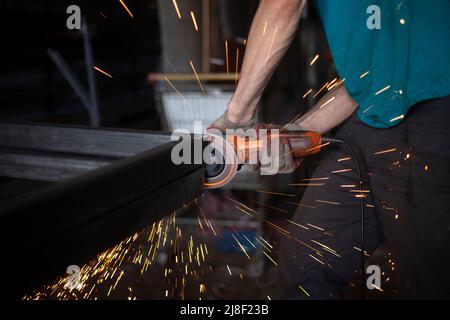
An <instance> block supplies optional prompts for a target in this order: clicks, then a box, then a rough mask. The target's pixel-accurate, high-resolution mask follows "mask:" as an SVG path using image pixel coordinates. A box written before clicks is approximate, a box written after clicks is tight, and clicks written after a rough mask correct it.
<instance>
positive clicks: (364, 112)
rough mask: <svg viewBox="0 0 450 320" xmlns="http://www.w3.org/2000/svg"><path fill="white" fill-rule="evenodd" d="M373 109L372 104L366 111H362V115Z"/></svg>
mask: <svg viewBox="0 0 450 320" xmlns="http://www.w3.org/2000/svg"><path fill="white" fill-rule="evenodd" d="M373 107H374V104H373V105H371V106H369V107H368V108H367V109H366V110H364V111H363V113H367V112H368V111H369V110H370V109H372V108H373Z"/></svg>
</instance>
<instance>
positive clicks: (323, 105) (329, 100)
mask: <svg viewBox="0 0 450 320" xmlns="http://www.w3.org/2000/svg"><path fill="white" fill-rule="evenodd" d="M334 99H336V97H331V98H330V99H328V100H327V101H326V102H325V103H324V104H322V105H321V106H320V107H319V109H322V108H323V107H325V106H326V105H327V104H329V103H330V102H332V101H333V100H334Z"/></svg>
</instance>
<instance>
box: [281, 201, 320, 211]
mask: <svg viewBox="0 0 450 320" xmlns="http://www.w3.org/2000/svg"><path fill="white" fill-rule="evenodd" d="M286 203H289V204H293V205H296V206H300V207H304V208H308V209H315V208H316V207H313V206H308V205H306V204H303V203H297V202H290V201H286Z"/></svg>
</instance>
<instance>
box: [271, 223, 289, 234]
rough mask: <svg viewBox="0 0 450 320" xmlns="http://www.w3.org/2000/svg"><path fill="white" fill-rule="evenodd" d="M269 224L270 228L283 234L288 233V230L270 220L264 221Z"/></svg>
mask: <svg viewBox="0 0 450 320" xmlns="http://www.w3.org/2000/svg"><path fill="white" fill-rule="evenodd" d="M265 222H266V223H267V224H268V225H269V226H271V227H272V228H274V229H276V230H277V231H280V232H282V233H283V234H287V235H288V234H290V233H289V231H287V230H285V229H283V228H281V227H279V226H277V225H276V224H274V223H272V222H270V221H265Z"/></svg>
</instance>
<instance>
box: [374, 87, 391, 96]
mask: <svg viewBox="0 0 450 320" xmlns="http://www.w3.org/2000/svg"><path fill="white" fill-rule="evenodd" d="M390 88H391V86H390V85H389V86H386V87H384V88H383V89H381V90H380V91H378V92H377V93H375V95H376V96H377V95H379V94H380V93H383V92H385V91H386V90H388V89H390Z"/></svg>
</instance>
